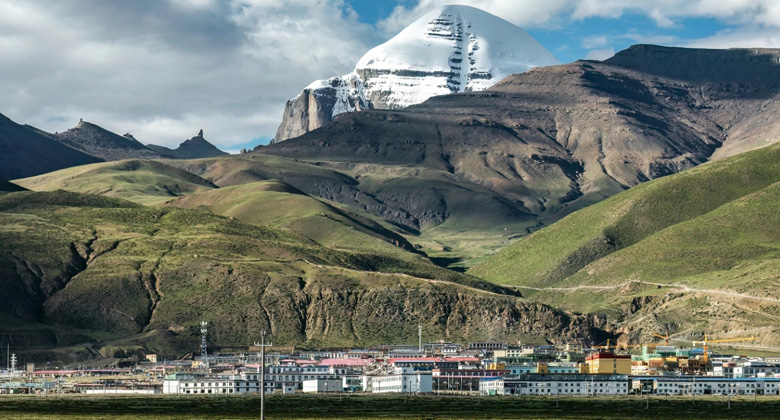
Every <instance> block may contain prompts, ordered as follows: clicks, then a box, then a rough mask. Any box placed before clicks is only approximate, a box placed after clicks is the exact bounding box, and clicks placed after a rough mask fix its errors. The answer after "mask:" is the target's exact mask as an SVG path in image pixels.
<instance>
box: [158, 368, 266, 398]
mask: <svg viewBox="0 0 780 420" xmlns="http://www.w3.org/2000/svg"><path fill="white" fill-rule="evenodd" d="M272 391H273V389H271V390H270V391H269V389H268V388H266V392H272ZM162 392H163V394H212V395H213V394H228V395H229V394H250V393H259V392H260V374H259V373H256V374H250V375H223V376H217V375H206V374H197V373H173V374H170V375H167V376H166V377H165V380H163V391H162Z"/></svg>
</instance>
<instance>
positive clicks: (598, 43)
mask: <svg viewBox="0 0 780 420" xmlns="http://www.w3.org/2000/svg"><path fill="white" fill-rule="evenodd" d="M607 43H609V41H608V40H607V37H606V36H603V35H593V36H588V37H586V38H585V39H583V40H582V48H585V49H592V48H598V47H603V46H605V45H607Z"/></svg>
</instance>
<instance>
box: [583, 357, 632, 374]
mask: <svg viewBox="0 0 780 420" xmlns="http://www.w3.org/2000/svg"><path fill="white" fill-rule="evenodd" d="M585 365H586V366H587V373H590V374H610V375H630V374H631V356H629V355H623V354H615V353H611V352H598V353H593V354H589V355H588V357H586V358H585Z"/></svg>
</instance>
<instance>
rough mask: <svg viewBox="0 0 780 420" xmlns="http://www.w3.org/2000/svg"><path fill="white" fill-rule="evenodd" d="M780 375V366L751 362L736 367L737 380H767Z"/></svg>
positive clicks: (735, 375)
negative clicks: (766, 378)
mask: <svg viewBox="0 0 780 420" xmlns="http://www.w3.org/2000/svg"><path fill="white" fill-rule="evenodd" d="M777 374H780V365H776V364H774V363H767V362H763V361H755V360H751V361H748V362H745V363H743V364H742V365H741V366H735V367H734V377H735V378H765V377H772V376H775V375H777Z"/></svg>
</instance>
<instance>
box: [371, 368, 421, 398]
mask: <svg viewBox="0 0 780 420" xmlns="http://www.w3.org/2000/svg"><path fill="white" fill-rule="evenodd" d="M368 378H370V381H371V386H370V388H371V392H373V393H375V394H380V393H402V392H407V393H410V394H411V393H430V392H432V390H433V388H432V379H431V378H432V377H431V374H430V373H423V372H416V371H415V370H414V369H412V368H396V369H395V372H394V373H392V374H390V375H378V376H368Z"/></svg>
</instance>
